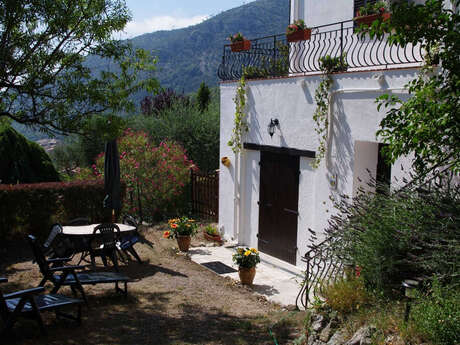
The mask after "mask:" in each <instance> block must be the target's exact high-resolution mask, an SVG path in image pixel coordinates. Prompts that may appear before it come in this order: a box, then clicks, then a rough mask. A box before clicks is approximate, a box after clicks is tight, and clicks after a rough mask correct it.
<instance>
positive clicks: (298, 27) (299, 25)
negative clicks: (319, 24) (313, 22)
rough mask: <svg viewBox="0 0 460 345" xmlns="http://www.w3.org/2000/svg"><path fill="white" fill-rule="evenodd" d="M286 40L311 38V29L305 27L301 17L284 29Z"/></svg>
mask: <svg viewBox="0 0 460 345" xmlns="http://www.w3.org/2000/svg"><path fill="white" fill-rule="evenodd" d="M286 38H287V41H288V42H297V41H308V40H309V39H310V38H311V29H310V28H307V26H306V25H305V22H304V21H303V19H297V20H296V21H294V23H292V24H289V25H288V27H287V29H286Z"/></svg>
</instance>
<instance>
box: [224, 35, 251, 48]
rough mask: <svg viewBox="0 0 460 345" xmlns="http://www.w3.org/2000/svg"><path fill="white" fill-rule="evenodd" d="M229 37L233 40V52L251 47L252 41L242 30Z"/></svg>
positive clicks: (231, 46)
mask: <svg viewBox="0 0 460 345" xmlns="http://www.w3.org/2000/svg"><path fill="white" fill-rule="evenodd" d="M228 39H229V40H230V42H232V44H231V45H230V48H231V50H232V52H242V51H245V50H249V49H251V41H249V40H247V39H245V38H244V36H243V35H242V34H241V32H238V33H236V34H234V35H231V36H230V37H229V38H228Z"/></svg>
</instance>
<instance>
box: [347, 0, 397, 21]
mask: <svg viewBox="0 0 460 345" xmlns="http://www.w3.org/2000/svg"><path fill="white" fill-rule="evenodd" d="M390 17H391V13H390V12H388V4H387V3H386V2H385V1H377V2H376V3H374V4H372V3H369V4H367V5H366V6H363V7H361V8H360V9H359V11H358V12H356V17H355V18H353V20H354V21H355V23H357V24H359V25H362V24H364V25H368V26H370V25H372V23H373V22H374V21H375V20H377V19H382V20H383V21H385V20H388V19H390Z"/></svg>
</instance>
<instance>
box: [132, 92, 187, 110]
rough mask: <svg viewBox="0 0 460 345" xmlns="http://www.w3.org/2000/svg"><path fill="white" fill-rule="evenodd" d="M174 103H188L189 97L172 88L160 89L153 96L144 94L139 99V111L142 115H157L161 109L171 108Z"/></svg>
mask: <svg viewBox="0 0 460 345" xmlns="http://www.w3.org/2000/svg"><path fill="white" fill-rule="evenodd" d="M176 103H183V104H189V103H190V100H189V98H188V97H187V96H186V95H184V94H180V93H177V92H176V91H174V90H173V89H161V90H159V91H158V93H157V94H156V95H154V96H146V97H144V99H143V100H142V101H141V111H142V114H144V115H155V116H159V114H160V113H161V112H162V111H165V110H167V109H169V108H171V107H172V106H173V105H174V104H176Z"/></svg>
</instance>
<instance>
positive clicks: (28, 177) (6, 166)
mask: <svg viewBox="0 0 460 345" xmlns="http://www.w3.org/2000/svg"><path fill="white" fill-rule="evenodd" d="M0 157H2V158H1V160H2V162H1V164H0V183H4V184H7V183H9V184H13V183H14V184H15V183H18V182H20V183H35V182H54V181H59V174H58V173H57V171H56V170H55V169H54V166H53V163H52V162H51V159H50V158H49V157H48V155H47V154H46V152H45V150H43V148H42V147H41V146H40V145H38V144H36V143H34V142H32V141H28V140H27V139H26V138H25V137H24V136H22V135H21V134H19V133H18V132H16V131H15V130H14V129H13V127H11V125H10V124H9V123H7V122H5V121H0Z"/></svg>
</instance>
